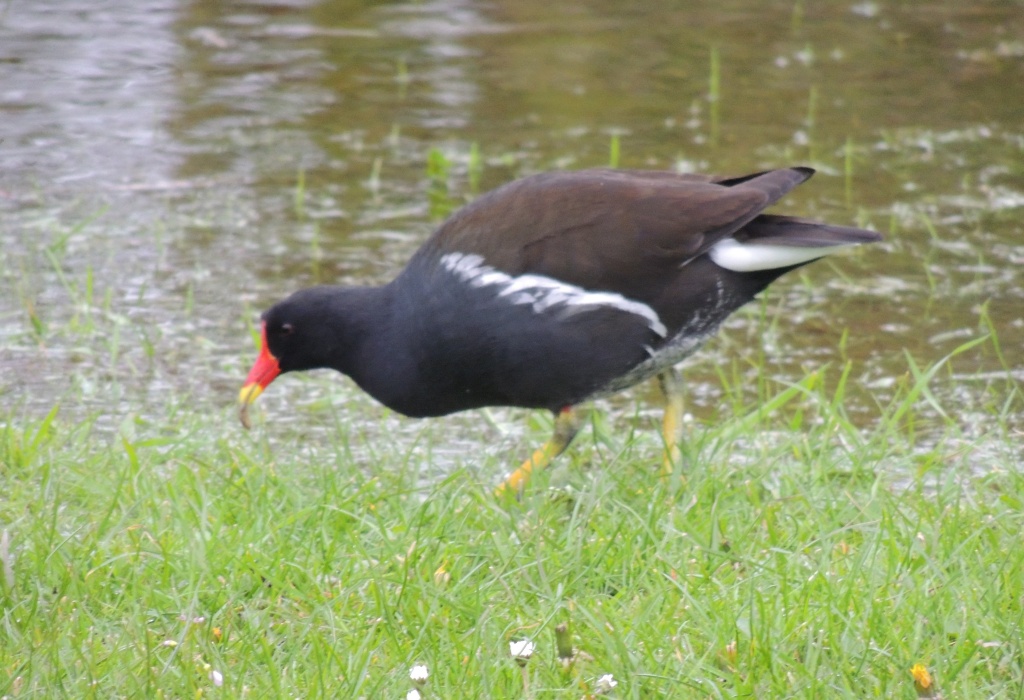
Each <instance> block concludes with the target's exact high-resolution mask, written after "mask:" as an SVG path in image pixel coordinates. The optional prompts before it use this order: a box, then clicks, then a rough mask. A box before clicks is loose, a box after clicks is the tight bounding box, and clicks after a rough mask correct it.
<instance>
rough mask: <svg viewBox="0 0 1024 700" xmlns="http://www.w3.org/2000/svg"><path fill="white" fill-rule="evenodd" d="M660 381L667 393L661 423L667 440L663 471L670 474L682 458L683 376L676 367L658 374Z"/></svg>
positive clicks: (662, 433) (663, 391) (664, 473)
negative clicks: (680, 448) (680, 446)
mask: <svg viewBox="0 0 1024 700" xmlns="http://www.w3.org/2000/svg"><path fill="white" fill-rule="evenodd" d="M658 383H659V384H661V391H662V393H663V394H664V395H665V417H664V419H663V420H662V423H661V437H662V439H663V440H664V441H665V457H664V459H663V460H662V466H661V473H662V475H668V474H671V473H672V469H673V467H674V466H675V465H676V464H679V461H680V460H681V459H682V452H680V450H679V442H680V440H681V438H682V432H683V378H682V377H681V376H679V372H677V371H676V370H675V368H674V367H670V368H669V369H667V370H665V371H664V372H662V373H661V374H659V375H658Z"/></svg>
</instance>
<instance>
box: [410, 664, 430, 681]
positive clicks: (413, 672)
mask: <svg viewBox="0 0 1024 700" xmlns="http://www.w3.org/2000/svg"><path fill="white" fill-rule="evenodd" d="M429 676H430V671H429V670H427V665H426V664H416V665H415V666H413V667H412V668H410V669H409V680H411V681H412V682H413V683H415V684H416V685H423V684H424V683H426V682H427V678H428V677H429Z"/></svg>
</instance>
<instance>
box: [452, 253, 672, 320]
mask: <svg viewBox="0 0 1024 700" xmlns="http://www.w3.org/2000/svg"><path fill="white" fill-rule="evenodd" d="M441 265H442V266H443V267H444V268H445V269H446V270H448V271H449V272H452V273H453V274H455V275H456V276H457V277H458V278H459V279H461V280H463V281H464V282H466V283H468V284H469V285H470V286H472V287H478V288H479V287H496V288H497V292H498V294H497V296H498V297H499V298H506V299H508V301H509V303H512V304H522V305H526V306H530V307H531V308H533V310H534V311H535V312H536V313H543V312H545V311H547V310H548V309H550V308H552V307H554V306H562V307H576V308H578V309H580V310H586V309H587V308H588V307H589V308H600V307H610V308H614V309H618V310H619V311H625V312H627V313H631V314H636V315H637V316H641V317H642V318H644V319H645V320H646V321H647V325H648V327H649V328H650V329H651V330H652V331H654V332H655V333H657V334H658V335H660V336H661V337H663V338H664V337H665V335H666V334H667V333H668V329H667V328H666V327H665V324H664V323H662V322H661V318H660V317H659V316H658V314H657V312H655V310H654V309H652V308H651V307H650V306H648V305H647V304H644V303H642V302H639V301H635V300H633V299H627V298H626V297H624V296H622V295H621V294H616V293H615V292H590V291H587V290H586V289H583V288H582V287H577V286H576V285H574V284H568V283H567V282H559V281H558V280H556V279H552V278H550V277H544V276H543V275H520V276H518V277H513V276H512V275H509V274H506V273H504V272H501V271H499V270H495V269H494V268H493V267H491V266H490V265H485V264H484V259H483V258H482V257H481V256H479V255H476V254H472V253H448V254H447V255H444V256H442V257H441Z"/></svg>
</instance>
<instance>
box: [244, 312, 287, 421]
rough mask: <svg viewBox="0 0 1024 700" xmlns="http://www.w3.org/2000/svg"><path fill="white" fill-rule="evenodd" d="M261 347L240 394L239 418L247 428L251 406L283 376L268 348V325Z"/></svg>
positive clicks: (262, 331)
mask: <svg viewBox="0 0 1024 700" xmlns="http://www.w3.org/2000/svg"><path fill="white" fill-rule="evenodd" d="M260 345H261V347H260V354H259V357H257V358H256V362H255V364H253V366H252V369H251V370H249V376H248V377H246V379H245V384H244V385H243V386H242V390H241V391H240V392H239V393H238V418H239V420H241V421H242V425H243V426H245V427H246V428H249V426H250V423H249V404H251V403H252V402H253V401H255V400H256V398H257V397H258V396H259V395H260V394H262V393H263V390H264V389H266V388H267V386H268V385H269V384H270V382H272V381H274V379H275V378H276V377H277V375H279V374H281V366H280V365H279V364H278V363H277V358H276V357H274V356H273V355H272V354H271V353H270V348H269V347H267V324H266V323H264V324H263V325H262V327H261V329H260Z"/></svg>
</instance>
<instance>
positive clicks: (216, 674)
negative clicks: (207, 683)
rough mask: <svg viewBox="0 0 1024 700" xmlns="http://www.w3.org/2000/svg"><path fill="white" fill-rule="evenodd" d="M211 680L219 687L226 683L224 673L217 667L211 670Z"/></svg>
mask: <svg viewBox="0 0 1024 700" xmlns="http://www.w3.org/2000/svg"><path fill="white" fill-rule="evenodd" d="M210 680H211V681H213V684H214V685H215V686H217V687H218V688H219V687H221V686H222V685H224V674H223V673H221V672H220V671H218V670H217V669H213V670H212V671H210Z"/></svg>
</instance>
